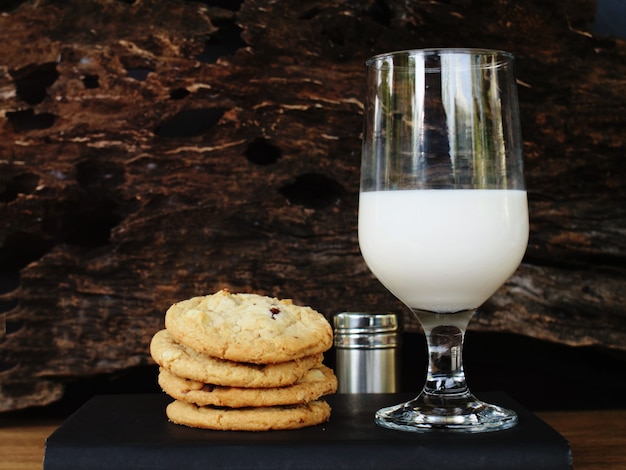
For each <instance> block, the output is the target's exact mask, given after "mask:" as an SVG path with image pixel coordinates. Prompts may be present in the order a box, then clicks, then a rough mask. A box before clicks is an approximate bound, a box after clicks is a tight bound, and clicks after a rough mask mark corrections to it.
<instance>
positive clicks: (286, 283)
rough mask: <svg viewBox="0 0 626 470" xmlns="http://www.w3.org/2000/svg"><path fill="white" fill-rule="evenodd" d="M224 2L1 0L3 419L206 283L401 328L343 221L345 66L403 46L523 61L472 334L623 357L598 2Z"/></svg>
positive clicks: (618, 124) (87, 369) (97, 367)
mask: <svg viewBox="0 0 626 470" xmlns="http://www.w3.org/2000/svg"><path fill="white" fill-rule="evenodd" d="M207 3H210V2H207ZM233 5H235V6H233V9H232V10H228V9H224V8H218V7H211V6H206V5H204V4H202V3H198V2H185V1H181V0H136V1H134V2H133V1H115V0H88V1H84V0H66V1H63V2H57V1H55V2H53V1H46V0H40V1H37V2H31V1H23V2H20V1H14V2H9V4H7V6H0V9H4V10H5V11H4V12H3V13H2V15H1V16H0V38H1V41H0V58H1V63H0V118H1V120H0V316H3V317H4V319H5V320H6V331H5V334H4V338H3V339H2V336H3V335H2V334H0V410H9V409H17V408H24V407H27V406H32V405H41V404H46V403H50V402H53V401H55V400H57V399H59V398H60V397H61V395H62V393H63V390H64V387H65V382H66V381H67V380H70V379H76V378H79V377H88V376H92V375H94V374H100V373H109V372H113V371H116V370H122V369H125V368H129V367H132V366H137V365H143V364H150V363H151V360H150V358H149V354H148V344H149V341H150V338H151V337H152V335H153V334H154V333H155V332H156V331H157V330H158V329H159V328H161V327H162V324H163V316H164V311H165V309H166V308H167V307H168V306H169V305H170V304H171V303H173V302H175V301H177V300H180V299H184V298H187V297H191V296H194V295H200V294H205V293H210V292H213V291H216V290H218V289H220V288H222V287H228V288H230V289H231V290H233V291H252V292H257V293H262V294H271V295H275V296H279V297H290V298H293V299H294V300H295V301H296V302H300V303H305V304H309V305H312V306H313V307H315V308H317V309H318V310H320V311H322V312H323V313H325V314H326V315H329V316H330V315H331V314H333V313H335V312H337V311H341V310H346V309H370V310H374V309H385V310H386V309H395V310H398V311H402V312H404V314H405V315H406V323H407V328H408V329H410V330H413V331H415V330H416V329H417V328H418V326H417V324H416V322H415V320H414V319H413V318H411V317H410V316H409V315H408V313H406V309H404V308H403V307H402V306H401V305H400V304H399V303H398V302H397V301H396V300H394V298H393V297H392V296H391V295H390V294H389V293H388V292H387V291H386V290H385V289H384V288H382V287H381V286H380V284H379V283H378V282H377V281H376V279H375V278H374V277H373V276H372V275H371V274H370V272H369V271H368V269H367V267H366V266H365V265H364V263H363V261H362V259H361V256H360V254H359V249H358V242H357V234H356V220H357V217H356V216H357V199H358V185H359V181H358V173H359V164H360V131H361V121H362V108H363V103H362V96H363V86H364V83H363V80H364V69H363V61H364V60H365V58H367V57H368V56H370V55H372V54H375V53H379V52H385V51H390V50H397V49H403V48H418V47H432V46H479V47H490V48H501V49H507V50H510V51H511V52H513V53H514V54H515V55H516V56H517V59H518V60H517V75H518V77H519V91H520V104H521V108H522V126H523V131H524V138H525V140H524V145H525V157H526V164H527V168H526V170H527V183H528V188H529V200H530V210H531V231H532V232H531V239H530V243H529V247H528V252H527V256H526V258H525V260H524V263H523V265H522V266H521V267H520V269H519V270H518V272H517V273H516V274H515V276H513V278H512V279H511V280H510V281H509V282H508V283H507V284H506V285H505V286H504V287H503V288H502V289H501V290H500V291H499V292H498V293H497V294H496V295H495V296H494V298H493V299H492V300H490V301H489V302H488V303H487V305H485V307H484V308H483V309H482V310H481V312H480V313H479V314H478V315H477V318H476V319H475V321H474V322H473V323H472V327H473V328H475V329H482V330H485V331H506V332H515V333H519V334H523V335H528V336H531V337H535V338H541V339H545V340H549V341H554V342H560V343H565V344H570V345H599V346H602V347H605V348H609V349H614V350H619V351H626V346H625V345H626V310H625V308H624V300H625V295H624V288H625V287H626V282H625V281H626V268H625V266H626V263H625V262H624V261H625V259H626V241H625V240H626V237H625V236H624V235H625V233H626V189H625V186H626V174H625V173H626V170H625V169H624V168H625V167H624V165H623V162H622V159H623V157H624V148H625V133H624V128H625V127H626V79H625V78H624V77H626V43H625V42H624V41H622V40H619V39H615V38H601V37H595V36H594V35H593V34H591V33H589V32H588V30H589V25H590V23H591V22H592V21H593V14H594V6H595V2H594V1H592V0H554V1H550V2H544V1H536V2H525V3H523V4H520V2H515V1H507V0H505V1H500V2H490V4H486V3H485V2H482V1H478V0H467V1H462V2H456V4H455V5H451V4H449V3H448V2H432V1H415V2H408V3H407V2H397V1H395V0H388V1H385V0H372V1H367V2H363V1H352V2H345V1H339V0H328V1H316V0H308V1H304V2H303V1H295V0H294V1H288V0H281V1H278V2H275V1H268V0H245V1H244V2H243V3H242V4H241V5H238V4H237V3H236V2H234V3H233ZM1 318H2V317H0V319H1ZM2 325H3V322H2V321H1V320H0V332H2Z"/></svg>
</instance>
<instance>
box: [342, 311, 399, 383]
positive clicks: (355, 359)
mask: <svg viewBox="0 0 626 470" xmlns="http://www.w3.org/2000/svg"><path fill="white" fill-rule="evenodd" d="M333 324H334V344H335V351H336V371H335V372H336V375H337V380H338V388H337V391H338V392H339V393H393V392H396V390H397V387H398V378H397V374H398V370H397V359H398V354H397V352H398V346H399V341H400V340H399V332H398V319H397V317H396V314H394V313H374V312H341V313H338V314H336V315H335V316H334V318H333Z"/></svg>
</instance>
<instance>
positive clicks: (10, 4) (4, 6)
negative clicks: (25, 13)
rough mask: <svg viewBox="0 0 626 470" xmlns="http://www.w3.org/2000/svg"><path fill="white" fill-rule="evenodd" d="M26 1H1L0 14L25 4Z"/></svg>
mask: <svg viewBox="0 0 626 470" xmlns="http://www.w3.org/2000/svg"><path fill="white" fill-rule="evenodd" d="M27 1H28V0H2V2H0V12H6V13H8V12H10V11H13V10H15V9H16V8H17V7H19V6H20V5H21V4H22V3H26V2H27Z"/></svg>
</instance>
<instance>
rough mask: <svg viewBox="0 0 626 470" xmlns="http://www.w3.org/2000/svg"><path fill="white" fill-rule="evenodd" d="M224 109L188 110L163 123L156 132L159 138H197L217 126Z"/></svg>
mask: <svg viewBox="0 0 626 470" xmlns="http://www.w3.org/2000/svg"><path fill="white" fill-rule="evenodd" d="M225 111H226V110H225V109H224V108H201V109H186V110H183V111H181V112H179V113H178V114H175V115H174V116H172V117H171V118H169V119H168V120H166V121H164V122H163V123H161V124H160V125H159V126H158V127H157V128H156V130H155V134H156V135H158V136H159V137H196V136H199V135H202V134H204V133H206V132H207V131H208V130H209V129H211V128H212V127H213V126H215V125H216V124H217V123H218V122H219V120H220V119H221V118H222V116H223V115H224V112H225Z"/></svg>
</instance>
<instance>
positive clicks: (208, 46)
mask: <svg viewBox="0 0 626 470" xmlns="http://www.w3.org/2000/svg"><path fill="white" fill-rule="evenodd" d="M215 26H217V27H218V28H219V29H218V30H217V32H215V33H214V34H212V35H211V37H210V38H209V39H207V41H206V42H205V43H204V49H203V51H202V52H201V53H200V54H198V55H197V56H196V59H197V60H199V61H200V62H204V63H207V64H213V63H215V62H217V59H219V58H220V57H224V56H230V55H233V54H234V53H235V52H236V51H237V50H238V49H241V48H242V47H246V46H247V44H246V42H245V41H244V40H243V39H241V28H240V27H239V26H237V24H236V23H235V22H234V20H228V21H223V22H219V23H217V22H216V25H215Z"/></svg>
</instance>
